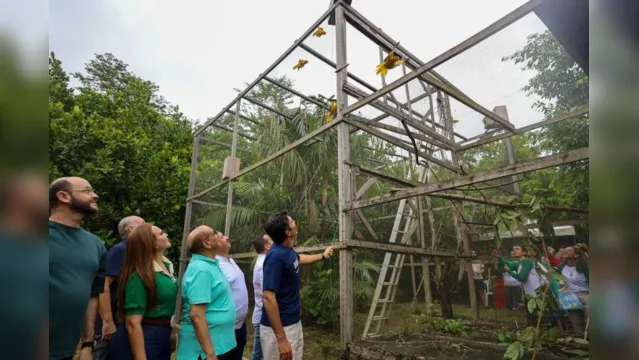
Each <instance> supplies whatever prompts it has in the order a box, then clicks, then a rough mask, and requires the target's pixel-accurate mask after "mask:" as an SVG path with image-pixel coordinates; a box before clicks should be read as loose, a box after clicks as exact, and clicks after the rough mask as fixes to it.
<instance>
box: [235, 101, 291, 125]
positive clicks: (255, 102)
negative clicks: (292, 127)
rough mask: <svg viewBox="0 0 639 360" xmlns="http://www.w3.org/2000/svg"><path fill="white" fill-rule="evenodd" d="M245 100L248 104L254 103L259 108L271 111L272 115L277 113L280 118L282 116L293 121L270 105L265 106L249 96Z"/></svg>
mask: <svg viewBox="0 0 639 360" xmlns="http://www.w3.org/2000/svg"><path fill="white" fill-rule="evenodd" d="M243 99H244V100H246V101H248V102H250V103H253V104H255V105H257V106H259V107H261V108H264V109H266V110H268V111H270V112H272V113H275V114H277V115H279V116H281V117H283V118H285V119H288V120H292V119H293V118H292V117H291V116H290V115H288V114H284V113H283V112H281V111H279V110H277V109H276V108H274V107H272V106H269V105H266V104H264V103H263V102H261V101H259V100H256V99H253V98H252V97H250V96H248V95H246V96H244V97H243Z"/></svg>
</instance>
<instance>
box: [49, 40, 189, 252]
mask: <svg viewBox="0 0 639 360" xmlns="http://www.w3.org/2000/svg"><path fill="white" fill-rule="evenodd" d="M49 64H50V67H49V76H50V78H49V84H50V87H51V88H53V89H54V92H53V93H52V95H50V98H49V127H50V137H49V154H50V166H49V169H50V171H49V176H50V177H51V178H56V177H59V176H70V175H75V176H81V177H84V178H86V179H87V180H89V182H91V184H92V185H93V187H94V188H95V189H96V191H97V193H98V195H99V196H100V200H99V201H100V212H99V213H98V214H97V215H96V216H95V217H93V218H91V219H89V220H88V222H87V223H86V226H87V227H88V228H89V229H91V230H92V231H94V232H95V233H97V234H99V235H100V236H101V237H102V239H103V240H105V241H106V242H107V244H111V243H113V242H115V241H117V240H118V235H117V230H116V225H117V223H118V221H119V220H120V219H121V218H122V217H124V216H127V215H132V214H136V215H141V216H143V217H144V218H145V219H146V220H147V221H152V222H155V223H156V224H157V225H158V226H160V227H162V228H163V229H164V230H165V231H167V233H169V235H170V236H171V239H172V240H173V242H174V243H175V245H179V242H180V240H181V234H182V226H183V212H184V206H183V204H184V199H185V198H186V184H187V183H188V178H189V172H190V158H191V144H192V124H191V122H190V121H189V120H188V119H186V118H185V117H184V115H182V113H180V111H179V109H178V108H177V107H173V106H170V105H169V104H168V103H167V102H166V101H165V100H164V99H163V98H162V97H161V96H160V95H159V93H158V90H159V89H158V87H157V85H155V84H153V83H152V82H150V81H145V80H143V79H141V78H139V77H137V76H136V75H135V74H134V73H133V72H131V71H129V70H128V68H127V65H126V64H124V63H123V62H122V61H120V60H118V59H116V58H115V57H114V56H113V55H111V54H104V55H96V58H95V59H93V60H91V61H90V62H89V63H88V64H86V68H85V71H84V73H76V74H74V75H73V76H74V77H75V78H76V79H77V80H79V83H80V85H79V86H78V87H77V88H76V89H75V90H76V91H72V90H71V89H69V88H68V79H69V78H68V76H67V75H66V73H65V72H64V70H62V64H61V62H60V61H59V60H57V59H56V58H55V55H54V54H53V53H52V54H51V57H50V59H49ZM178 252H179V246H174V247H173V248H172V250H171V253H170V255H177V253H178Z"/></svg>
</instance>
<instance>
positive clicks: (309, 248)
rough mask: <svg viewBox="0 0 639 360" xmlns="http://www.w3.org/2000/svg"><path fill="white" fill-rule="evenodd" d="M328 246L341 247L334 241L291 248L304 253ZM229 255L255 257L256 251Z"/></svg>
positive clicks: (241, 257)
mask: <svg viewBox="0 0 639 360" xmlns="http://www.w3.org/2000/svg"><path fill="white" fill-rule="evenodd" d="M329 246H333V248H334V249H335V250H340V249H342V248H343V246H342V245H340V244H338V243H335V244H324V245H313V246H298V247H294V248H293V250H295V252H297V253H298V254H306V253H314V252H323V251H324V250H326V248H327V247H329ZM229 256H230V257H232V258H233V259H248V258H254V257H256V256H257V253H256V252H255V251H249V252H242V253H235V254H230V255H229Z"/></svg>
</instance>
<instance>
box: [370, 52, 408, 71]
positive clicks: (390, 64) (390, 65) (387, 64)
mask: <svg viewBox="0 0 639 360" xmlns="http://www.w3.org/2000/svg"><path fill="white" fill-rule="evenodd" d="M402 62H403V61H402V59H400V58H399V56H397V55H395V49H393V50H391V52H390V53H389V54H388V56H386V58H385V59H384V62H382V63H381V64H379V65H377V72H376V74H378V75H380V74H381V75H382V76H386V74H388V70H390V69H394V68H395V67H397V66H398V65H400V64H401V63H402Z"/></svg>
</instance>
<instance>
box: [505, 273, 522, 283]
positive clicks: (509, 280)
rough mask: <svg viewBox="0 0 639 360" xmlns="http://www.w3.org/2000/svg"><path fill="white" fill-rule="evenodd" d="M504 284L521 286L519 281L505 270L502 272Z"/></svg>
mask: <svg viewBox="0 0 639 360" xmlns="http://www.w3.org/2000/svg"><path fill="white" fill-rule="evenodd" d="M504 285H506V286H521V282H520V281H519V280H517V279H515V278H514V277H512V275H510V274H509V273H507V272H504Z"/></svg>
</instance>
